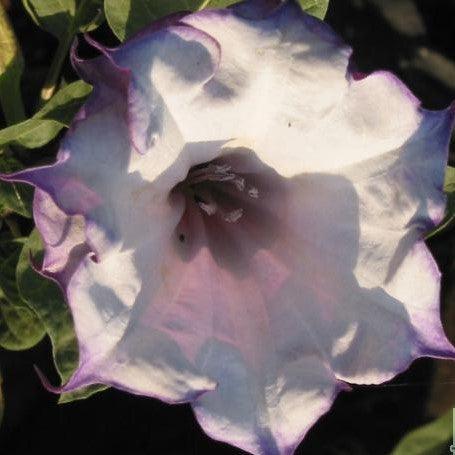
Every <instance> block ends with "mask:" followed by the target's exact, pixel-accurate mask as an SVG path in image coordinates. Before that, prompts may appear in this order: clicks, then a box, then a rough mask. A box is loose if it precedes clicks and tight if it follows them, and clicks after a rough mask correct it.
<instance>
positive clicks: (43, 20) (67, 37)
mask: <svg viewBox="0 0 455 455" xmlns="http://www.w3.org/2000/svg"><path fill="white" fill-rule="evenodd" d="M22 3H23V5H24V8H25V9H26V10H27V11H28V13H29V15H30V17H31V18H32V19H33V21H34V22H35V23H36V24H37V25H38V26H40V27H41V28H43V29H44V30H46V31H48V32H50V33H52V34H53V35H54V36H55V37H56V38H57V39H58V40H59V45H58V48H57V51H56V52H55V56H54V59H53V61H52V64H51V67H50V68H49V73H48V75H47V78H46V81H45V83H44V86H43V89H42V90H41V96H40V98H41V103H44V102H46V101H47V100H49V99H50V98H51V97H52V95H53V94H54V92H55V90H56V88H57V85H58V80H59V78H60V72H61V68H62V65H63V62H64V61H65V58H66V57H67V55H68V50H69V48H70V46H71V43H72V42H73V40H74V37H75V36H76V34H77V33H78V32H87V31H90V30H93V29H95V28H96V27H98V25H99V24H100V23H101V22H102V21H103V20H104V17H103V11H102V4H101V1H100V0H22ZM46 128H48V129H49V130H53V129H55V125H53V124H51V123H49V124H48V125H46Z"/></svg>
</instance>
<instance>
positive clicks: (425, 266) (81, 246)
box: [7, 1, 455, 455]
mask: <svg viewBox="0 0 455 455" xmlns="http://www.w3.org/2000/svg"><path fill="white" fill-rule="evenodd" d="M88 39H89V38H88ZM89 41H90V42H91V43H92V44H93V45H94V46H95V47H96V48H97V49H99V51H100V52H101V55H100V56H99V57H97V58H95V59H92V60H82V59H80V58H79V57H78V55H77V54H76V51H75V50H74V49H73V55H72V59H73V63H74V65H75V67H76V69H77V71H78V72H79V74H80V75H81V77H82V78H83V79H85V80H86V81H88V82H89V83H91V84H92V85H93V86H94V90H93V94H92V95H91V96H90V98H89V100H88V101H87V103H86V104H85V106H84V107H83V109H82V110H81V111H80V112H79V114H78V115H77V118H76V119H75V120H74V123H73V124H72V126H71V128H70V130H69V131H68V133H67V134H66V136H65V138H64V139H63V142H62V144H61V148H60V151H59V153H58V159H57V162H56V163H55V164H53V165H50V166H44V167H39V168H34V169H29V170H25V171H22V172H20V173H17V174H15V175H12V176H10V177H7V178H9V179H11V180H17V181H23V182H28V183H30V184H32V185H34V186H35V187H36V191H35V199H34V217H35V221H36V225H37V227H38V229H39V231H40V233H41V235H42V238H43V241H44V243H45V257H44V262H43V264H42V272H43V273H44V274H46V275H47V276H49V277H51V278H53V279H55V280H57V281H58V282H59V283H60V285H61V287H62V288H63V290H64V292H65V295H66V297H67V300H68V304H69V305H70V308H71V311H72V314H73V318H74V323H75V329H76V333H77V337H78V342H79V348H80V360H79V367H78V368H77V370H76V372H75V373H74V375H73V376H72V377H71V379H70V380H69V381H68V383H66V384H65V385H64V386H63V387H61V388H60V389H59V390H60V391H71V390H74V389H77V388H80V387H84V386H87V385H90V384H95V383H103V384H108V385H111V386H113V387H117V388H119V389H122V390H126V391H129V392H131V393H135V394H141V395H146V396H150V397H156V398H159V399H161V400H163V401H165V402H168V403H183V402H189V403H191V405H192V407H193V409H194V412H195V415H196V418H197V420H198V421H199V423H200V424H201V426H202V428H203V429H204V430H205V432H206V433H207V434H209V435H210V436H211V437H213V438H215V439H218V440H223V441H226V442H228V443H230V444H232V445H234V446H237V447H240V448H242V449H244V450H246V451H249V452H251V453H253V454H264V455H265V454H267V455H272V454H291V453H293V451H294V450H295V448H296V447H297V445H298V444H299V443H300V441H301V440H302V439H303V437H304V435H305V434H306V432H307V431H308V429H309V428H310V427H311V426H312V425H313V424H314V423H315V422H316V421H317V420H318V418H319V417H320V416H321V415H322V414H323V413H325V412H327V411H328V410H329V408H330V407H331V405H332V403H333V401H334V400H335V398H336V396H337V394H338V393H339V392H340V391H341V390H344V389H347V388H348V385H347V384H378V383H382V382H384V381H388V380H390V379H391V378H393V377H394V376H395V375H396V374H397V373H399V372H401V371H403V370H404V369H406V368H407V367H408V366H409V364H410V363H411V362H412V361H413V360H414V359H416V358H418V357H421V356H434V357H441V358H453V357H454V355H455V350H454V348H453V347H452V346H451V344H450V343H449V342H448V340H447V338H446V336H445V335H444V332H443V328H442V325H441V322H440V315H439V291H440V274H439V271H438V268H437V266H436V264H435V262H434V260H433V258H432V257H431V255H430V253H429V251H428V249H427V247H426V246H425V243H424V240H423V238H424V234H425V233H426V232H428V231H429V230H430V229H432V228H433V227H434V226H436V225H437V224H438V223H439V222H440V220H441V218H442V217H443V214H444V207H445V196H444V193H443V188H442V187H443V180H444V171H445V165H446V161H447V153H448V152H447V151H448V142H449V137H450V131H451V128H452V126H453V119H454V109H453V108H448V109H446V110H442V111H428V110H425V109H423V108H422V107H421V106H420V103H419V102H418V100H417V99H416V98H415V97H414V96H413V95H412V94H411V93H410V91H409V90H408V89H407V88H406V87H405V86H404V85H403V84H402V83H401V82H400V81H399V80H398V79H397V78H396V77H395V76H393V75H392V74H390V73H388V72H385V71H378V72H374V73H372V74H370V75H366V76H363V75H362V76H361V75H359V74H358V73H355V72H354V71H353V70H352V64H351V62H350V56H351V50H350V49H349V47H347V46H346V45H345V44H344V43H343V42H342V41H341V40H340V39H339V38H338V37H337V36H336V35H335V33H334V32H333V31H332V30H331V29H330V28H329V27H328V26H327V25H326V24H324V23H323V22H321V21H319V20H318V19H315V18H313V17H311V16H309V15H307V14H305V13H304V12H302V11H301V9H300V7H299V6H298V4H297V3H295V2H294V1H287V2H284V3H280V2H267V1H249V2H245V3H241V4H238V5H236V6H233V7H231V8H228V9H219V10H206V11H201V12H197V13H193V14H183V13H182V14H177V15H174V16H171V17H168V18H165V19H164V20H162V21H159V22H157V23H155V24H152V25H151V26H150V27H149V28H147V29H145V30H143V31H142V32H140V33H139V34H138V35H136V36H135V37H133V38H132V39H131V40H129V41H127V42H126V43H124V44H123V45H121V46H120V47H118V48H115V49H107V48H104V47H102V46H101V45H99V44H97V43H95V42H93V41H91V40H90V39H89Z"/></svg>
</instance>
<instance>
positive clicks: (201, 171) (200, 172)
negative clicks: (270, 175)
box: [177, 163, 259, 241]
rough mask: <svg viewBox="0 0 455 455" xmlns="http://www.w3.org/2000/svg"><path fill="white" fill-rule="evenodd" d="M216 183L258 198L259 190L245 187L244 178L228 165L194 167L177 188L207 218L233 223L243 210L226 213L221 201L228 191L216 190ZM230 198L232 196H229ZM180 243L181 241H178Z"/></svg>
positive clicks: (219, 188)
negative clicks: (230, 186)
mask: <svg viewBox="0 0 455 455" xmlns="http://www.w3.org/2000/svg"><path fill="white" fill-rule="evenodd" d="M210 182H213V183H210ZM216 182H219V183H221V182H226V183H228V184H232V185H233V186H234V187H235V189H236V190H237V191H240V192H243V191H245V190H247V194H248V196H249V197H251V198H253V199H257V198H258V197H259V190H258V189H257V188H256V187H254V186H249V185H248V186H247V182H246V181H245V178H243V177H241V176H240V175H238V174H236V173H235V172H233V170H232V167H231V166H230V165H229V164H213V163H208V164H201V165H198V166H195V167H193V168H192V169H191V170H190V172H189V173H188V176H187V178H186V179H185V180H184V181H183V182H180V184H179V185H178V186H177V188H181V189H182V191H183V192H184V193H186V194H187V196H189V197H192V199H193V200H194V202H195V203H196V204H197V205H198V206H199V208H200V209H201V210H202V211H203V212H204V213H205V214H207V215H208V216H213V215H215V214H218V216H220V217H221V219H223V220H224V221H226V222H227V223H235V222H237V221H238V220H239V219H240V218H241V217H242V216H243V208H237V209H234V210H230V211H227V210H226V207H224V205H225V202H226V201H224V199H223V198H224V196H223V192H224V191H227V193H229V191H228V189H227V188H226V187H224V189H223V188H221V187H218V188H217V186H216ZM212 188H213V189H215V188H217V191H214V192H213V191H212ZM231 196H233V195H232V194H231ZM180 241H183V240H182V239H180Z"/></svg>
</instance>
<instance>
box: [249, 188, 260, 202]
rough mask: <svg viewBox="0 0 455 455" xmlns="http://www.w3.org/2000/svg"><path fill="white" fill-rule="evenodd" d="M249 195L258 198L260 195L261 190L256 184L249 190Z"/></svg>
mask: <svg viewBox="0 0 455 455" xmlns="http://www.w3.org/2000/svg"><path fill="white" fill-rule="evenodd" d="M248 196H250V197H252V198H253V199H257V198H258V197H259V190H258V189H257V188H255V187H254V186H252V187H251V188H250V189H249V190H248Z"/></svg>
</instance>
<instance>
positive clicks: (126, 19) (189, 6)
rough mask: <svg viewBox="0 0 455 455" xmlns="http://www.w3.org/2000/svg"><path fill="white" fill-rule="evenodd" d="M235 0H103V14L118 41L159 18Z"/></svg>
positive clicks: (234, 1) (213, 6)
mask: <svg viewBox="0 0 455 455" xmlns="http://www.w3.org/2000/svg"><path fill="white" fill-rule="evenodd" d="M233 3H236V0H209V1H204V0H174V1H169V0H104V13H105V15H106V19H107V22H108V24H109V26H110V27H111V29H112V31H113V32H114V33H115V35H116V36H117V37H118V39H119V40H120V41H124V40H125V39H127V38H129V37H130V36H132V35H134V34H135V33H136V32H137V31H139V30H140V29H141V28H143V27H145V26H146V25H148V24H150V23H151V22H152V21H154V20H156V19H159V18H160V17H163V16H167V15H168V14H171V13H175V12H177V11H196V10H198V9H202V8H210V7H211V8H222V7H225V6H228V5H232V4H233Z"/></svg>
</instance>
